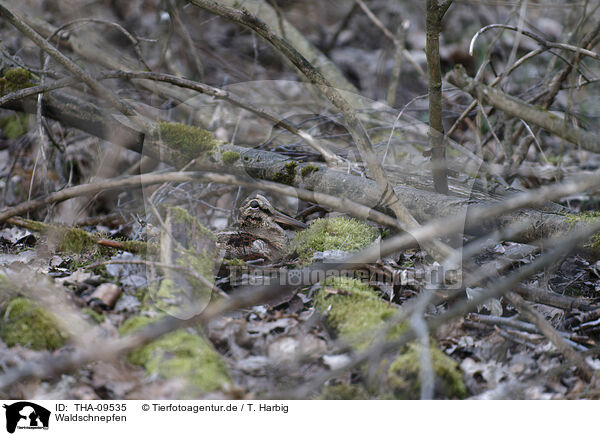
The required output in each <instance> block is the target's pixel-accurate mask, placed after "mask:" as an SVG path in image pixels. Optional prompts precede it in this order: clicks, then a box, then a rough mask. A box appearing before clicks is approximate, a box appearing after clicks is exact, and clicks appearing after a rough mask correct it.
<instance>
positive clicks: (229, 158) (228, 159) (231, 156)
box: [221, 150, 240, 164]
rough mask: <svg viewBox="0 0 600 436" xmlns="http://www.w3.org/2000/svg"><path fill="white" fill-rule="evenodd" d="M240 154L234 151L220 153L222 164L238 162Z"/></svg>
mask: <svg viewBox="0 0 600 436" xmlns="http://www.w3.org/2000/svg"><path fill="white" fill-rule="evenodd" d="M239 158H240V154H239V153H238V152H236V151H231V150H227V151H224V152H223V153H221V160H222V161H223V163H224V164H232V163H234V162H235V161H237V160H239Z"/></svg>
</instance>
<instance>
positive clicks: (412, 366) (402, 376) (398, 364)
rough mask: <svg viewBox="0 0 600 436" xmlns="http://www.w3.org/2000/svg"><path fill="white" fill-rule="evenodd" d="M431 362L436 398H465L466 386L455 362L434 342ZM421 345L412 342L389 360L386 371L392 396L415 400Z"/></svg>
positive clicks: (418, 380) (430, 348) (417, 388)
mask: <svg viewBox="0 0 600 436" xmlns="http://www.w3.org/2000/svg"><path fill="white" fill-rule="evenodd" d="M429 355H430V358H431V366H432V367H433V372H434V374H435V388H434V389H435V397H436V398H464V397H466V396H467V388H466V387H465V383H464V381H463V377H462V373H461V372H460V369H459V368H458V364H457V363H456V362H455V361H454V360H452V359H451V358H450V357H448V356H446V354H444V352H443V351H442V350H440V349H439V348H438V346H437V345H435V344H432V345H431V347H429ZM419 369H420V347H419V345H417V344H415V343H411V344H409V345H408V349H407V350H406V351H405V352H404V353H402V354H401V355H400V356H398V358H397V359H396V360H395V361H394V362H393V363H392V365H391V366H390V369H389V372H388V385H389V387H390V388H391V389H392V390H393V392H394V396H395V398H398V399H407V400H418V399H419V393H420V390H421V381H420V379H419Z"/></svg>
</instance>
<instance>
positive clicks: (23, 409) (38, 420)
mask: <svg viewBox="0 0 600 436" xmlns="http://www.w3.org/2000/svg"><path fill="white" fill-rule="evenodd" d="M3 407H4V408H5V409H6V431H8V432H9V433H14V432H15V430H16V429H17V427H19V428H20V429H21V428H24V429H48V423H49V421H50V411H49V410H48V409H46V408H44V407H42V406H39V405H37V404H35V403H31V402H29V401H19V402H17V403H13V404H10V405H6V404H5V405H4V406H3Z"/></svg>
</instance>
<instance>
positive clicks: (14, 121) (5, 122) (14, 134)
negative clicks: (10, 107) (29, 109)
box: [0, 114, 29, 139]
mask: <svg viewBox="0 0 600 436" xmlns="http://www.w3.org/2000/svg"><path fill="white" fill-rule="evenodd" d="M0 128H2V133H3V135H4V137H5V138H7V139H16V138H19V137H21V136H23V135H24V134H25V133H27V132H28V131H29V115H27V114H15V115H13V116H10V117H6V118H2V119H0Z"/></svg>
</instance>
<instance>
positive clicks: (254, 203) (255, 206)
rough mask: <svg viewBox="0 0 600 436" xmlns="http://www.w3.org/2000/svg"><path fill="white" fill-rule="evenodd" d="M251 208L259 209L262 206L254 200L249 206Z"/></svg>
mask: <svg viewBox="0 0 600 436" xmlns="http://www.w3.org/2000/svg"><path fill="white" fill-rule="evenodd" d="M249 206H250V207H254V208H257V207H259V206H260V205H259V204H258V201H256V200H252V201H251V202H250V205H249Z"/></svg>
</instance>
